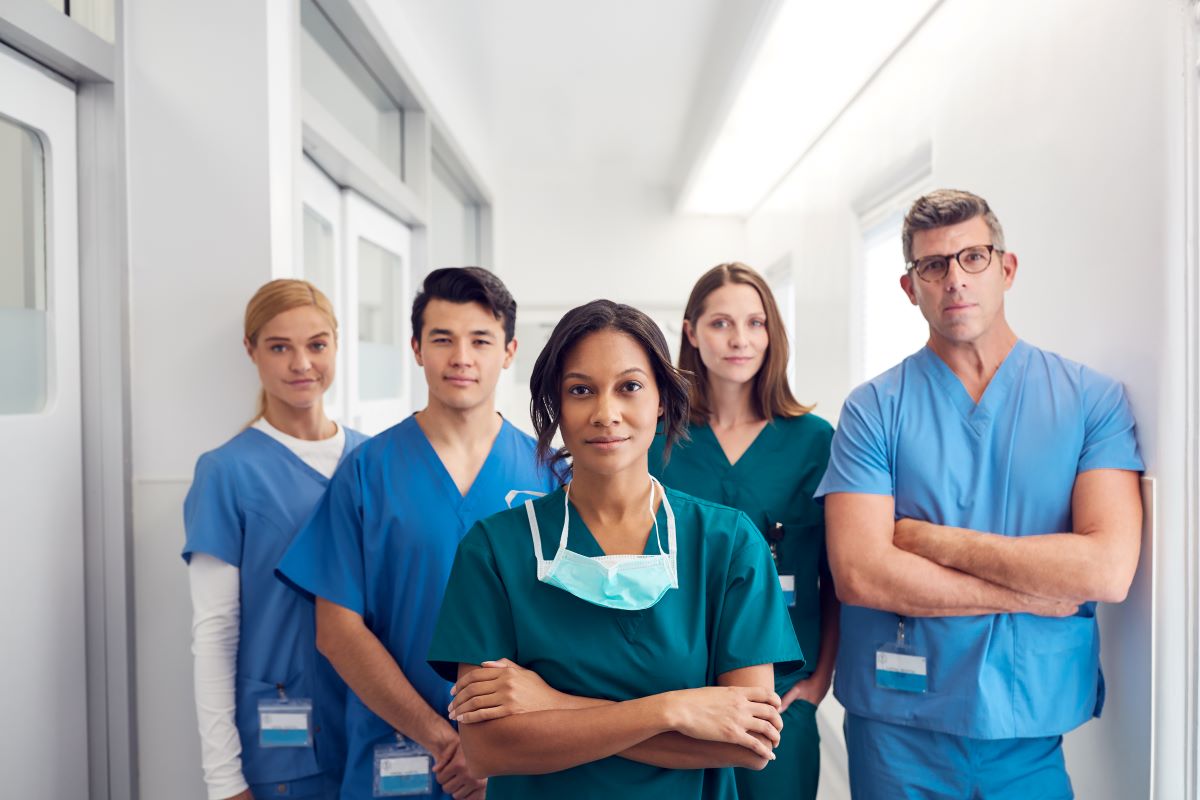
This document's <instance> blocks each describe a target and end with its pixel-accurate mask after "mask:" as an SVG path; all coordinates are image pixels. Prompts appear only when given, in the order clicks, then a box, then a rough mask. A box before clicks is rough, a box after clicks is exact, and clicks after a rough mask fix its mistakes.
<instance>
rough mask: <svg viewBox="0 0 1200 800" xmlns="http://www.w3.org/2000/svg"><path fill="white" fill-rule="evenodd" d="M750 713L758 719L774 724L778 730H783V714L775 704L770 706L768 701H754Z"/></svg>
mask: <svg viewBox="0 0 1200 800" xmlns="http://www.w3.org/2000/svg"><path fill="white" fill-rule="evenodd" d="M750 713H751V714H753V715H754V716H755V717H757V718H758V719H761V720H763V721H765V722H767V723H769V724H771V725H773V726H774V727H775V729H776V730H780V731H781V730H783V716H782V715H781V714H780V713H779V710H778V709H777V708H775V706H770V705H767V704H766V703H754V704H753V705H752V706H751V709H750Z"/></svg>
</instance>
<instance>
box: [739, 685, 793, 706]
mask: <svg viewBox="0 0 1200 800" xmlns="http://www.w3.org/2000/svg"><path fill="white" fill-rule="evenodd" d="M728 688H730V689H733V690H734V691H737V692H739V693H740V694H741V695H742V696H743V697H745V698H746V699H747V700H752V701H754V702H755V703H767V704H769V705H772V706H775V708H779V707H780V706H782V705H783V701H782V700H781V699H780V698H779V695H777V694H775V692H774V691H773V690H771V689H767V688H766V687H764V686H730V687H728Z"/></svg>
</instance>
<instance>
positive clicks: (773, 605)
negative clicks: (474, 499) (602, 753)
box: [429, 488, 804, 800]
mask: <svg viewBox="0 0 1200 800" xmlns="http://www.w3.org/2000/svg"><path fill="white" fill-rule="evenodd" d="M562 491H563V490H562V489H559V490H558V491H555V492H553V493H552V494H550V495H548V496H546V497H544V498H541V499H539V500H536V501H534V503H533V506H534V509H535V512H536V513H537V518H538V525H539V527H540V529H541V536H542V549H543V552H544V553H545V555H546V557H547V558H549V557H551V554H552V553H555V552H557V550H558V543H559V537H560V536H561V535H562V523H563V495H562ZM667 500H668V501H669V502H670V504H671V508H672V510H673V511H674V514H675V520H676V529H677V534H676V535H677V546H678V557H677V560H678V571H679V588H678V589H671V590H669V591H668V592H667V593H666V595H665V596H664V597H663V598H662V600H660V601H659V602H658V603H657V604H656V605H654V606H652V607H650V608H648V609H645V610H642V611H618V610H614V609H610V608H603V607H600V606H596V605H592V604H591V603H588V602H587V601H585V600H580V599H579V598H577V597H575V596H574V595H572V594H570V593H569V592H566V591H564V590H562V589H558V588H556V587H554V586H551V585H549V584H546V583H541V582H539V581H538V579H537V568H536V560H535V557H534V553H533V543H532V539H531V536H530V531H529V521H528V519H527V517H526V511H525V509H524V508H522V507H517V508H514V509H511V510H509V511H504V512H501V513H499V514H496V515H494V516H491V517H488V518H487V519H485V520H482V521H481V522H479V523H477V524H476V525H475V527H474V528H472V529H471V531H470V532H469V533H468V534H467V536H466V538H464V539H463V541H462V543H461V544H460V545H459V547H458V553H457V555H456V556H455V559H454V566H453V568H452V569H451V571H450V580H449V583H448V584H447V586H446V595H445V597H444V598H443V600H442V610H441V614H440V616H439V618H438V623H437V627H436V629H435V631H434V635H433V644H432V646H431V647H430V651H429V663H430V665H431V666H432V667H433V668H434V669H435V670H437V671H438V672H439V673H440V674H441V675H442V677H444V678H445V679H446V680H454V678H455V675H456V674H457V670H458V665H459V664H460V663H464V664H478V663H480V662H482V661H487V660H489V659H499V658H509V659H511V660H513V661H514V662H516V663H518V664H520V665H521V666H523V667H526V668H528V669H532V670H534V671H535V672H537V673H538V675H540V676H541V677H542V679H543V680H545V681H546V683H548V684H549V685H551V686H553V687H554V688H555V689H558V690H559V691H562V692H566V693H568V694H572V695H576V696H582V697H596V698H602V699H607V700H615V701H622V700H631V699H634V698H639V697H646V696H649V695H653V694H658V693H660V692H667V691H672V690H675V689H689V688H698V687H701V686H712V685H715V684H716V682H717V676H719V675H721V674H723V673H726V672H730V671H732V670H735V669H740V668H742V667H748V666H754V665H758V664H771V663H783V664H785V665H786V666H787V668H788V669H795V668H797V667H799V666H800V665H801V664H802V663H803V660H804V655H803V653H802V652H801V650H800V647H799V646H798V645H797V643H796V636H795V634H794V633H793V632H792V626H791V625H790V624H789V623H788V619H787V614H786V612H785V610H784V605H783V597H782V595H781V594H780V592H779V590H778V578H777V576H776V573H775V565H774V564H773V563H772V561H771V552H770V550H769V549H768V548H767V544H766V542H765V541H764V540H763V537H762V536H761V535H760V534H759V532H758V531H757V530H756V529H755V528H754V525H753V524H752V523H751V522H750V520H749V519H747V517H746V515H745V514H742V513H741V512H739V511H736V510H734V509H731V508H726V507H724V506H719V505H716V504H715V503H709V502H707V501H704V500H699V499H697V498H694V497H689V496H688V495H685V494H681V493H679V492H676V491H673V490H671V489H669V488H668V489H667ZM570 514H571V519H570V539H569V541H568V547H569V548H570V549H571V550H573V551H575V552H576V553H579V554H581V555H584V556H589V557H592V556H600V555H603V551H602V550H601V548H600V546H599V544H598V543H597V542H596V540H595V538H593V537H592V535H591V533H590V532H589V531H588V529H587V526H586V525H584V523H583V520H582V519H580V517H579V515H578V513H577V512H576V511H575V509H574V508H573V507H572V508H571V509H570ZM658 526H659V529H660V530H661V531H665V530H666V514H665V512H664V510H663V507H662V504H660V505H659V509H658ZM663 543H664V546H665V544H666V539H665V537H664V538H663ZM657 548H658V545H657V544H656V541H655V538H654V536H653V535H651V536H649V537H648V539H647V543H646V550H645V552H646V553H647V554H652V553H657V552H658V549H657ZM618 794H619V796H620V797H621V798H622V800H636V799H637V798H653V800H662V798H667V797H670V798H690V797H694V798H698V797H711V798H730V799H732V798H736V797H737V789H736V787H735V785H734V780H733V771H732V770H730V769H719V770H717V769H714V770H672V769H663V768H661V767H653V766H650V765H648V764H640V763H637V762H635V761H629V760H626V759H624V758H620V757H618V756H612V757H609V758H604V759H601V760H599V761H593V762H590V763H587V764H581V765H579V766H577V767H572V768H570V769H566V770H562V771H560V772H554V773H550V774H547V775H506V776H498V777H494V778H491V779H489V780H488V798H489V799H490V800H504V798H529V797H571V798H573V800H585V799H586V798H597V799H598V800H599V799H601V798H602V799H603V800H612V798H613V797H614V796H615V795H618Z"/></svg>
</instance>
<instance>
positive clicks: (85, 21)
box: [71, 0, 117, 42]
mask: <svg viewBox="0 0 1200 800" xmlns="http://www.w3.org/2000/svg"><path fill="white" fill-rule="evenodd" d="M71 17H72V18H73V19H74V20H75V21H76V22H78V23H79V24H80V25H83V26H84V27H85V28H87V29H88V30H90V31H91V32H92V33H94V34H96V35H97V36H99V37H100V38H101V39H104V40H105V41H106V42H112V41H114V40H115V33H116V27H117V26H116V20H117V11H116V5H115V4H114V0H71Z"/></svg>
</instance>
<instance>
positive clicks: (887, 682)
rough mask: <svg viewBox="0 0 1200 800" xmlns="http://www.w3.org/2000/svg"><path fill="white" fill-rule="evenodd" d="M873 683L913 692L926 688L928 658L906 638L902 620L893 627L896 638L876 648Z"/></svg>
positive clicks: (882, 686) (882, 687)
mask: <svg viewBox="0 0 1200 800" xmlns="http://www.w3.org/2000/svg"><path fill="white" fill-rule="evenodd" d="M875 685H876V686H878V687H879V688H881V689H892V690H893V691H897V692H912V693H914V694H924V693H925V692H927V691H928V690H929V670H928V662H927V660H926V658H925V655H924V654H923V653H921V652H918V651H917V649H916V648H914V647H913V646H912V645H910V644H909V643H908V640H907V639H905V637H904V621H903V620H901V621H900V625H899V628H898V629H897V631H896V641H894V642H887V643H885V644H882V645H880V646H879V649H878V650H876V651H875Z"/></svg>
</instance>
